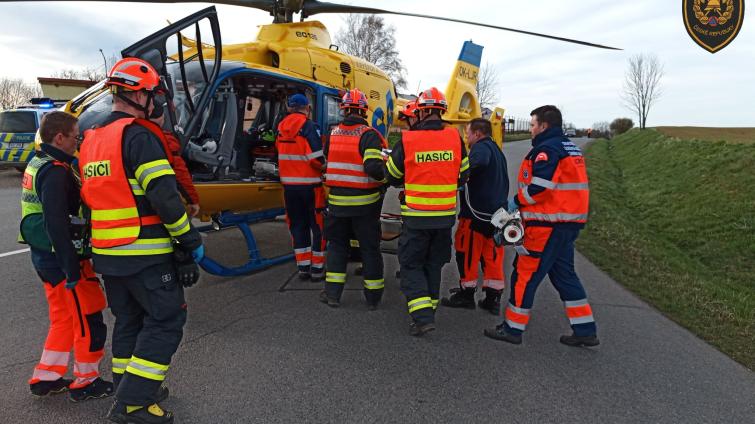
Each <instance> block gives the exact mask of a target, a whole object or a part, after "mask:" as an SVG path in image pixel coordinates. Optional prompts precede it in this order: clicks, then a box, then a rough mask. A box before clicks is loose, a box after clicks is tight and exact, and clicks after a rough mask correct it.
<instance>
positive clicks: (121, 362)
mask: <svg viewBox="0 0 755 424" xmlns="http://www.w3.org/2000/svg"><path fill="white" fill-rule="evenodd" d="M129 362H131V358H113V374H123V373H125V372H126V367H127V366H128V363H129Z"/></svg>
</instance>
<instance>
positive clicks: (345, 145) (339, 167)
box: [325, 124, 388, 190]
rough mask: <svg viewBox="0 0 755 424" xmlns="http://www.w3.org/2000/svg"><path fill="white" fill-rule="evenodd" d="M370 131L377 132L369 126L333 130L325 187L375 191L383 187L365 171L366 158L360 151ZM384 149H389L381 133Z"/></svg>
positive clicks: (351, 126)
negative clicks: (363, 137) (361, 142)
mask: <svg viewBox="0 0 755 424" xmlns="http://www.w3.org/2000/svg"><path fill="white" fill-rule="evenodd" d="M368 131H375V130H374V129H373V128H371V127H368V126H367V125H343V124H340V125H338V126H337V127H335V128H333V131H332V132H331V133H330V144H329V147H328V163H327V168H326V171H325V185H327V186H328V187H348V188H358V189H363V190H367V189H373V188H378V187H380V186H381V185H383V182H382V181H377V180H375V179H373V178H371V177H370V176H368V175H367V173H366V172H365V171H364V157H362V154H361V153H360V151H359V141H360V140H361V138H362V135H364V133H366V132H368ZM375 133H376V134H378V135H379V136H380V141H381V143H382V148H384V149H385V148H386V147H388V144H387V143H386V141H385V139H384V138H383V136H382V135H380V133H379V132H377V131H375Z"/></svg>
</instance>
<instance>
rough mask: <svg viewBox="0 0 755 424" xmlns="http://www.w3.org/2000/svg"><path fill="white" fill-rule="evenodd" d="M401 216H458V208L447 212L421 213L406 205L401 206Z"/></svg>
mask: <svg viewBox="0 0 755 424" xmlns="http://www.w3.org/2000/svg"><path fill="white" fill-rule="evenodd" d="M401 215H405V216H448V215H456V208H454V209H449V210H446V211H420V210H417V209H412V208H410V207H408V206H406V205H401Z"/></svg>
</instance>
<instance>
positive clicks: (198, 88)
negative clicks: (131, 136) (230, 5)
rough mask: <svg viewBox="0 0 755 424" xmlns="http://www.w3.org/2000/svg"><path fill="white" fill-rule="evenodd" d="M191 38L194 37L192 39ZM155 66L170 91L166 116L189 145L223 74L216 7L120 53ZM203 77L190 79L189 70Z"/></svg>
mask: <svg viewBox="0 0 755 424" xmlns="http://www.w3.org/2000/svg"><path fill="white" fill-rule="evenodd" d="M190 37H192V38H190ZM121 55H122V56H123V57H138V58H140V59H143V60H145V61H147V62H149V63H150V64H152V66H154V67H155V69H156V70H157V72H158V73H159V74H160V75H161V76H162V77H163V79H164V82H165V86H166V88H167V89H168V92H169V96H168V108H167V114H168V119H169V120H170V124H171V126H172V127H173V130H174V132H175V133H176V134H177V135H178V136H179V138H180V139H181V142H182V144H185V143H186V136H187V135H188V134H192V133H194V132H195V130H196V128H197V126H198V125H199V124H200V121H201V119H202V113H201V112H202V111H204V110H206V108H207V104H208V102H209V101H210V97H211V96H210V91H211V90H210V87H212V86H213V84H214V83H215V81H216V80H217V78H218V74H219V73H220V66H221V60H222V43H221V39H220V24H219V22H218V15H217V11H216V10H215V7H214V6H211V7H208V8H206V9H203V10H200V11H199V12H196V13H194V14H192V15H190V16H187V17H185V18H183V19H181V20H180V21H178V22H176V23H174V24H171V25H168V26H167V27H165V28H163V29H161V30H160V31H157V32H155V33H154V34H152V35H150V36H148V37H146V38H144V39H142V40H140V41H138V42H136V43H134V44H132V45H131V46H129V47H127V48H125V49H123V50H122V51H121ZM188 68H191V69H192V70H193V71H194V72H196V73H197V74H199V75H201V78H193V79H189V78H187V69H188Z"/></svg>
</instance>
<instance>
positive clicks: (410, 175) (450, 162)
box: [401, 126, 462, 216]
mask: <svg viewBox="0 0 755 424" xmlns="http://www.w3.org/2000/svg"><path fill="white" fill-rule="evenodd" d="M402 143H403V145H404V174H405V177H404V181H405V183H404V187H405V200H406V204H405V205H402V206H401V213H402V214H403V215H407V216H447V215H455V214H456V188H457V183H458V179H459V171H460V168H461V160H462V159H461V143H460V142H459V133H458V131H457V130H456V129H455V128H454V127H450V126H449V127H446V128H444V129H442V130H440V131H426V130H419V131H407V132H405V133H403V135H402Z"/></svg>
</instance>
